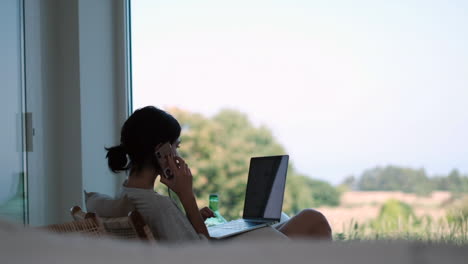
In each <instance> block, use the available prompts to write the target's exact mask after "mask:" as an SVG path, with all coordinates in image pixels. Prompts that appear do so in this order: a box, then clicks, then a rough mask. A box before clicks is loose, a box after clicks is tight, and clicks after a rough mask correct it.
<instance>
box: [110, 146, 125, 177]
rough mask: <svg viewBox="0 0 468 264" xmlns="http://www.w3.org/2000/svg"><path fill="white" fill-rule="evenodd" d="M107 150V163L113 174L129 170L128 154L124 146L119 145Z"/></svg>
mask: <svg viewBox="0 0 468 264" xmlns="http://www.w3.org/2000/svg"><path fill="white" fill-rule="evenodd" d="M106 150H107V155H106V158H107V163H108V165H109V168H110V169H111V171H112V172H118V171H123V170H126V169H127V162H128V160H127V152H126V151H125V148H124V147H123V146H122V145H118V146H115V147H111V148H106Z"/></svg>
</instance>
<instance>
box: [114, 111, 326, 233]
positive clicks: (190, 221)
mask: <svg viewBox="0 0 468 264" xmlns="http://www.w3.org/2000/svg"><path fill="white" fill-rule="evenodd" d="M180 133H181V127H180V124H179V122H177V120H176V119H175V118H174V117H173V116H171V115H170V114H168V113H167V112H165V111H163V110H160V109H158V108H155V107H153V106H147V107H144V108H141V109H138V110H136V111H135V112H134V113H133V114H132V115H131V116H130V117H129V118H128V119H127V121H126V122H125V124H124V125H123V127H122V131H121V137H120V142H121V144H120V145H118V146H114V147H111V148H109V149H107V151H108V153H107V156H106V157H107V159H108V165H109V168H110V169H111V170H112V171H113V172H119V171H129V176H128V180H127V181H125V183H124V184H123V187H122V191H121V194H120V195H121V196H125V195H126V196H127V197H128V198H130V199H131V200H132V202H133V203H134V204H135V207H136V208H137V210H138V211H139V212H140V213H141V214H142V215H143V217H144V219H145V221H146V223H147V224H148V225H149V227H150V228H151V230H152V231H153V233H154V234H155V235H157V236H158V238H159V239H161V240H166V241H172V242H174V241H183V240H194V239H202V238H203V237H206V238H209V237H210V236H209V234H208V230H207V228H206V226H205V224H204V220H205V219H206V218H208V217H212V216H213V212H212V211H211V210H210V209H208V208H206V207H205V208H203V209H201V210H199V208H198V205H197V203H196V199H195V195H194V193H193V189H192V186H193V185H192V180H193V177H192V173H191V171H190V168H189V167H188V165H187V164H186V163H185V161H184V160H183V159H182V158H180V157H178V156H177V155H171V156H170V157H168V159H167V162H168V163H169V166H170V168H171V170H172V172H173V174H174V177H172V178H170V179H167V178H165V177H159V179H160V182H161V183H163V184H165V185H166V186H167V187H169V188H170V189H171V190H173V191H174V192H175V193H176V194H177V195H178V197H179V199H180V201H181V203H182V206H183V207H184V209H185V212H186V216H185V215H183V213H182V212H181V211H180V210H179V208H178V207H177V205H176V204H175V203H174V201H173V200H172V199H171V198H169V197H167V196H164V195H160V194H158V193H156V192H154V190H153V188H154V184H155V181H156V179H157V178H158V176H160V175H162V172H161V168H160V166H159V164H158V162H157V159H156V156H155V150H156V149H157V147H159V146H160V145H162V144H164V143H166V142H169V143H170V144H171V145H172V148H173V149H177V148H179V144H180V139H179V137H180ZM275 228H277V229H278V230H279V231H280V232H282V233H283V234H285V235H286V236H288V237H290V238H294V237H301V238H305V237H309V238H320V239H331V229H330V225H329V224H328V222H327V220H326V219H325V217H324V216H323V215H322V214H321V213H319V212H317V211H315V210H312V209H306V210H303V211H302V212H300V213H299V214H298V215H296V216H294V217H292V218H291V219H289V220H288V221H287V222H284V223H282V224H279V225H277V226H276V227H275Z"/></svg>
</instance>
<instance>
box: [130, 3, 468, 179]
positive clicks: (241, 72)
mask: <svg viewBox="0 0 468 264" xmlns="http://www.w3.org/2000/svg"><path fill="white" fill-rule="evenodd" d="M131 5H132V6H131V22H132V25H131V26H132V74H133V98H134V102H133V104H134V108H135V109H136V108H139V107H142V106H146V105H155V106H158V107H162V108H166V107H172V106H177V107H180V108H183V109H187V110H189V111H192V112H198V113H202V114H204V115H206V116H212V115H214V114H216V113H217V112H218V111H219V110H220V109H223V108H233V109H237V110H240V111H241V112H244V113H246V114H247V115H248V116H249V118H250V119H251V120H252V122H254V124H256V125H266V126H267V127H269V128H270V129H271V130H272V131H273V135H274V136H275V137H276V138H277V139H278V141H279V142H280V143H281V144H282V145H283V146H284V147H285V149H286V150H287V152H288V154H289V155H290V159H291V161H292V162H293V164H294V166H295V168H296V169H297V170H298V171H299V172H301V173H303V174H306V175H308V176H310V177H313V178H318V179H322V180H326V181H328V182H331V183H333V184H338V183H340V182H341V181H342V180H343V179H344V178H345V177H347V176H349V175H355V176H358V175H360V174H361V173H362V172H363V171H364V170H366V169H369V168H373V167H375V166H386V165H398V166H405V167H412V168H424V169H425V170H426V171H427V172H428V173H429V174H430V175H435V174H447V173H448V172H450V170H452V169H454V168H457V169H459V170H460V171H461V172H464V173H468V141H467V140H466V138H467V135H468V111H466V109H465V108H466V105H467V103H468V48H466V47H468V16H467V15H466V14H467V13H468V1H454V0H447V1H430V0H429V1H410V0H407V1H404V0H395V1H381V0H373V1H370V0H369V1H364V0H355V1H345V0H342V1H339V0H326V1H325V0H323V1H292V0H283V1H258V0H248V1H246V0H237V1H224V0H215V1H206V0H200V1H193V0H192V1H188V0H187V1H179V0H171V1H151V0H148V1H145V0H133V1H132V3H131Z"/></svg>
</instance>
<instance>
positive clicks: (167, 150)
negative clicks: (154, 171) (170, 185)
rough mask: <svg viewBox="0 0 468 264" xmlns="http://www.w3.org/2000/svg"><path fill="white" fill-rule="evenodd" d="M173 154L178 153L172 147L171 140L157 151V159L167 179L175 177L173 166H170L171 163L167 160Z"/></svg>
mask: <svg viewBox="0 0 468 264" xmlns="http://www.w3.org/2000/svg"><path fill="white" fill-rule="evenodd" d="M171 154H172V155H173V156H175V155H176V153H175V151H174V150H173V148H172V145H171V144H170V143H169V142H167V143H164V144H163V145H162V146H161V147H159V148H158V149H157V150H156V152H155V155H156V159H157V161H158V163H159V166H160V167H161V170H162V174H163V175H162V176H163V177H164V178H166V179H170V178H172V177H174V173H173V172H172V170H171V168H170V167H169V163H168V162H167V158H168V157H169V155H171Z"/></svg>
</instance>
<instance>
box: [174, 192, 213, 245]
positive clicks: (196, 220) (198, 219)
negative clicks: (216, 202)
mask: <svg viewBox="0 0 468 264" xmlns="http://www.w3.org/2000/svg"><path fill="white" fill-rule="evenodd" d="M179 199H180V202H181V203H182V205H183V206H184V209H185V212H186V213H187V218H188V219H189V221H190V223H191V224H192V226H193V228H194V229H195V231H196V232H197V233H198V234H203V235H205V236H206V237H207V238H210V234H208V229H207V228H206V225H205V222H204V221H203V217H202V215H201V213H200V210H198V205H197V201H196V199H195V195H194V194H193V192H192V193H191V194H183V195H179Z"/></svg>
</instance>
